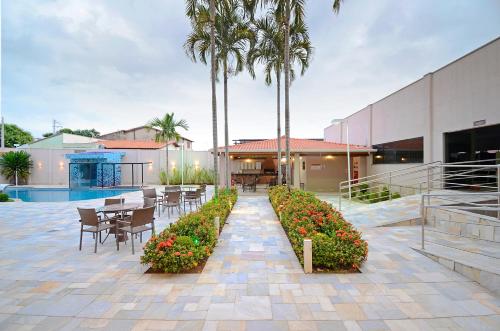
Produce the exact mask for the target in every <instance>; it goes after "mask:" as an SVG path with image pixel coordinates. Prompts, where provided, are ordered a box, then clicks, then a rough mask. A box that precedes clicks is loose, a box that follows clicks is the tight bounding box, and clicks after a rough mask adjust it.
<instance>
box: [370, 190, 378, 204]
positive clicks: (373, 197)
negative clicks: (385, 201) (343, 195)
mask: <svg viewBox="0 0 500 331" xmlns="http://www.w3.org/2000/svg"><path fill="white" fill-rule="evenodd" d="M379 199H380V198H379V194H378V192H370V193H369V194H368V203H377V202H379Z"/></svg>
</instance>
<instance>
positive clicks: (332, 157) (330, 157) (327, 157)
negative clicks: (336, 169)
mask: <svg viewBox="0 0 500 331" xmlns="http://www.w3.org/2000/svg"><path fill="white" fill-rule="evenodd" d="M325 159H327V160H333V159H335V156H333V155H327V156H325Z"/></svg>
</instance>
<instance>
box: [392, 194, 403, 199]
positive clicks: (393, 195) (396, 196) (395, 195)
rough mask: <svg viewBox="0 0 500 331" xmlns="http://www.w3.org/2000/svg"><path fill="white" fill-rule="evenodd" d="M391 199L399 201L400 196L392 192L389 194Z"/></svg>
mask: <svg viewBox="0 0 500 331" xmlns="http://www.w3.org/2000/svg"><path fill="white" fill-rule="evenodd" d="M391 197H392V199H393V200H394V199H399V198H401V194H399V193H398V192H394V193H392V194H391Z"/></svg>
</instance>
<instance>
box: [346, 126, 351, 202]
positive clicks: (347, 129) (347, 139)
mask: <svg viewBox="0 0 500 331" xmlns="http://www.w3.org/2000/svg"><path fill="white" fill-rule="evenodd" d="M345 131H346V132H345V133H346V142H347V179H348V180H349V182H348V183H349V202H350V201H351V149H350V147H349V123H347V122H346V123H345Z"/></svg>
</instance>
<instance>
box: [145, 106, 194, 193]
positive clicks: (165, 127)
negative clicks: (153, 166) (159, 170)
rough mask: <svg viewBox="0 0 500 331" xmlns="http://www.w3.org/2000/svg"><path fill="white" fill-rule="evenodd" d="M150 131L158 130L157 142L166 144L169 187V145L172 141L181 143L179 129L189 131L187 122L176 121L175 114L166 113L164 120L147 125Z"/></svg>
mask: <svg viewBox="0 0 500 331" xmlns="http://www.w3.org/2000/svg"><path fill="white" fill-rule="evenodd" d="M146 126H147V128H149V129H158V130H159V131H157V133H156V136H155V140H156V142H162V143H165V152H166V156H167V167H166V172H167V185H169V180H168V178H169V172H168V143H169V142H171V141H172V140H175V141H179V139H180V138H181V135H180V134H179V133H178V132H177V129H178V128H182V129H184V130H187V129H188V128H189V126H188V124H187V122H186V120H184V119H181V120H176V119H175V118H174V113H170V114H169V113H166V114H165V116H163V117H162V118H159V117H156V118H154V119H152V120H151V121H149V123H148V124H147V125H146Z"/></svg>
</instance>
